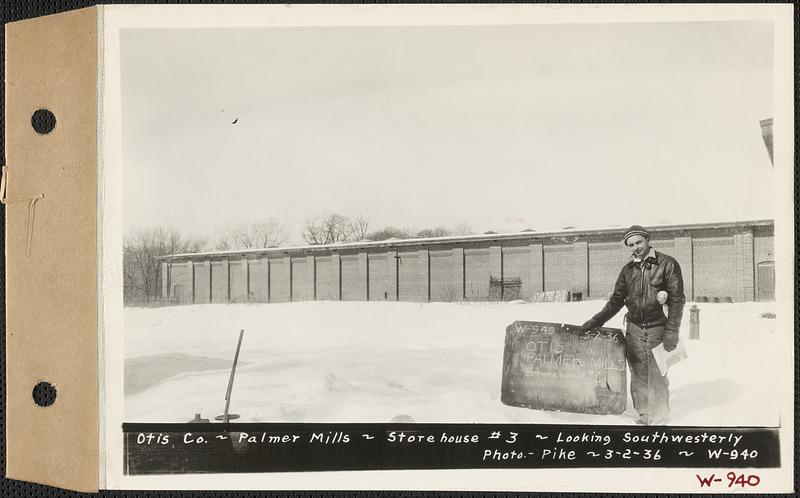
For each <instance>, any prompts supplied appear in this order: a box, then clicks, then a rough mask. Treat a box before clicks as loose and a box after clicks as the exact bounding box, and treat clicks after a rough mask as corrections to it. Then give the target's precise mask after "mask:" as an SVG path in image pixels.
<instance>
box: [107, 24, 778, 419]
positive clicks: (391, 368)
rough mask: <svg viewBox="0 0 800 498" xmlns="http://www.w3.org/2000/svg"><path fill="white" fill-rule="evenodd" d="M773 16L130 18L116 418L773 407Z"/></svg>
mask: <svg viewBox="0 0 800 498" xmlns="http://www.w3.org/2000/svg"><path fill="white" fill-rule="evenodd" d="M774 38H775V27H774V23H773V22H771V21H768V20H730V21H722V20H711V21H703V22H689V21H670V20H664V21H662V22H602V21H598V22H573V23H570V22H564V23H542V24H536V23H520V24H504V25H496V24H495V25H493V24H486V25H480V24H468V25H456V24H452V25H447V24H444V23H442V24H430V25H405V26H404V25H378V24H375V25H358V23H352V25H329V26H326V25H324V24H320V25H303V26H241V27H237V26H230V25H225V26H209V25H203V26H198V27H187V26H180V27H164V26H159V27H123V28H121V29H119V33H118V41H117V42H116V43H118V51H119V60H118V66H119V74H118V76H117V77H118V79H119V89H120V92H119V97H118V98H119V117H118V121H117V123H118V126H119V136H120V150H119V159H120V177H121V181H122V183H121V185H122V186H121V194H122V197H121V199H120V200H119V202H120V204H121V219H122V228H121V232H122V243H121V244H120V246H119V249H121V251H122V256H121V260H122V268H121V271H122V278H120V279H118V280H117V281H115V282H116V284H115V285H119V286H120V287H121V289H117V290H118V291H119V292H121V293H122V295H123V300H124V301H123V303H124V310H123V317H124V324H123V325H124V326H123V330H121V331H114V333H115V334H116V333H119V334H121V337H122V339H121V341H122V343H123V344H124V347H123V353H122V355H123V356H124V365H123V373H122V375H123V377H124V408H123V414H122V417H123V421H124V422H126V423H128V422H130V423H186V422H208V423H218V422H230V423H400V424H432V423H435V424H439V423H441V424H455V423H462V424H463V423H466V424H469V423H475V424H567V425H574V426H595V425H613V426H626V425H629V426H634V427H636V426H642V425H644V426H651V425H652V426H680V427H689V426H697V427H778V426H780V416H779V415H780V406H781V403H783V400H782V399H781V398H780V397H776V396H775V395H774V392H773V391H772V390H771V389H770V388H768V387H765V386H770V385H772V383H773V382H774V379H775V378H776V376H778V375H781V374H782V372H783V367H782V366H781V365H786V364H788V363H790V362H791V361H792V352H791V351H789V350H781V349H776V348H775V344H776V343H777V342H779V336H781V335H782V334H790V333H791V331H790V330H780V329H779V328H778V326H777V325H776V324H777V321H776V316H777V314H778V313H780V312H781V311H783V312H786V310H785V309H783V310H779V309H778V305H777V302H776V283H775V282H776V270H777V271H778V272H781V271H782V272H788V271H790V270H792V269H791V268H778V269H776V267H775V266H776V256H775V254H776V244H775V219H776V212H775V206H774V200H775V197H776V192H775V191H774V188H773V185H774V175H775V172H776V167H775V166H774V165H773V160H774V158H773V142H772V136H773V135H772V133H773V117H774V115H775V108H774V103H773V102H774V87H775V46H774ZM776 126H777V124H776ZM786 381H787V382H788V380H786Z"/></svg>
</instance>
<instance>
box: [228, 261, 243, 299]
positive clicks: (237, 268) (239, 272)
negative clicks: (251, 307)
mask: <svg viewBox="0 0 800 498" xmlns="http://www.w3.org/2000/svg"><path fill="white" fill-rule="evenodd" d="M228 278H230V285H231V287H230V289H231V290H230V301H231V302H232V303H246V302H247V260H239V261H236V260H235V259H234V260H231V261H230V263H229V264H228Z"/></svg>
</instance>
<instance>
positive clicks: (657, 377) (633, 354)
mask: <svg viewBox="0 0 800 498" xmlns="http://www.w3.org/2000/svg"><path fill="white" fill-rule="evenodd" d="M626 339H627V341H626V342H627V357H628V368H629V369H630V372H631V398H633V407H634V408H635V409H636V411H637V412H638V413H639V417H640V420H641V421H643V422H645V423H648V424H661V423H664V422H665V421H666V418H667V417H668V416H669V380H668V379H667V377H666V376H663V375H661V372H660V371H659V370H658V364H657V363H656V360H655V358H654V357H653V353H652V349H653V348H655V347H656V346H658V345H659V344H661V342H662V341H663V340H664V326H663V325H661V326H658V327H652V328H648V329H642V328H640V327H639V326H637V325H635V324H633V323H631V322H628V329H627V334H626Z"/></svg>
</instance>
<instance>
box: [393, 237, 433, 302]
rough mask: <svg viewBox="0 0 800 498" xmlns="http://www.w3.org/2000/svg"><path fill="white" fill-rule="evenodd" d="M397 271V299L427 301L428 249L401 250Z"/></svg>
mask: <svg viewBox="0 0 800 498" xmlns="http://www.w3.org/2000/svg"><path fill="white" fill-rule="evenodd" d="M398 255H399V256H400V264H399V265H398V271H399V273H400V274H399V285H400V288H399V292H398V296H399V300H400V301H411V302H423V303H424V302H428V251H427V250H426V249H421V250H418V251H401V252H399V253H398Z"/></svg>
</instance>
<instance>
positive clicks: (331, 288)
mask: <svg viewBox="0 0 800 498" xmlns="http://www.w3.org/2000/svg"><path fill="white" fill-rule="evenodd" d="M316 294H317V300H318V301H338V300H339V255H338V254H334V255H332V256H320V257H318V258H317V292H316Z"/></svg>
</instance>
